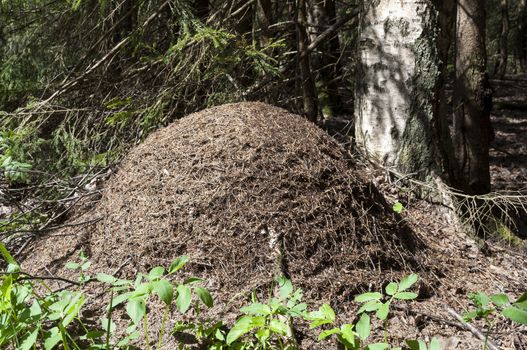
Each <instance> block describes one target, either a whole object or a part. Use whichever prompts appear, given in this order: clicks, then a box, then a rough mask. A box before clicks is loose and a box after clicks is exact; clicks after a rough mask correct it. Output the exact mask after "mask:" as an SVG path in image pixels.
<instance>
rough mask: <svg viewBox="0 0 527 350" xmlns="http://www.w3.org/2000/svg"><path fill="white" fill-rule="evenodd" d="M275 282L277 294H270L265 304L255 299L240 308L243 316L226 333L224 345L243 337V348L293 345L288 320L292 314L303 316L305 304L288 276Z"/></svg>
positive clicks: (281, 347) (289, 346)
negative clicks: (271, 295) (271, 296)
mask: <svg viewBox="0 0 527 350" xmlns="http://www.w3.org/2000/svg"><path fill="white" fill-rule="evenodd" d="M276 283H278V288H279V289H278V297H277V298H274V297H273V298H270V299H269V301H268V302H267V303H265V304H264V303H261V302H258V301H257V300H255V301H253V303H251V304H250V305H248V306H246V307H244V308H242V309H241V310H240V311H241V312H242V313H243V314H244V316H242V317H240V318H239V319H238V320H237V321H236V323H235V324H234V326H233V327H232V328H231V329H230V331H229V333H228V334H227V338H226V342H227V345H229V346H231V345H233V344H234V343H235V342H236V341H238V340H240V339H241V338H242V337H243V338H244V339H245V345H244V348H250V349H267V348H278V349H293V348H294V347H293V345H292V344H289V339H288V337H290V334H291V330H290V324H289V322H290V319H292V318H294V317H303V316H305V315H306V314H305V313H306V309H307V304H305V303H303V302H302V296H303V294H302V291H301V290H300V289H297V290H294V288H293V284H292V283H291V281H290V280H288V279H286V278H284V277H280V278H278V279H277V281H276Z"/></svg>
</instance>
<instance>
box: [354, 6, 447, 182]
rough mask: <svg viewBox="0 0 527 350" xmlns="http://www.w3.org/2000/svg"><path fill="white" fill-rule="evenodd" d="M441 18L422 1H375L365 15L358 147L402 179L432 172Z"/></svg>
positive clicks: (361, 55) (358, 98)
mask: <svg viewBox="0 0 527 350" xmlns="http://www.w3.org/2000/svg"><path fill="white" fill-rule="evenodd" d="M437 18H438V12H437V10H436V8H435V6H434V5H433V4H432V3H431V2H430V1H422V0H376V1H373V2H372V3H371V4H369V5H366V8H365V9H364V12H363V17H362V25H361V34H360V39H361V44H360V48H359V51H360V52H359V54H360V59H361V65H360V67H361V68H360V69H359V73H358V74H359V77H358V83H357V84H358V86H357V93H356V107H355V115H356V118H357V119H356V128H355V132H356V135H355V136H356V141H357V145H358V146H359V148H362V149H363V150H364V152H365V153H367V155H368V156H370V157H371V158H373V159H374V160H376V161H377V162H380V163H382V164H383V165H385V166H393V167H395V168H397V169H398V170H400V171H403V172H404V173H415V172H417V173H421V172H425V173H429V172H430V169H431V168H433V167H434V164H433V163H434V162H435V161H434V156H433V154H434V153H435V142H433V139H434V137H435V136H434V131H433V128H434V125H433V124H434V118H435V116H436V115H435V114H436V112H437V108H436V106H437V105H436V103H437V101H436V100H437V95H436V93H437V88H438V86H437V82H438V81H439V75H440V70H439V54H438V53H437V33H438V30H437Z"/></svg>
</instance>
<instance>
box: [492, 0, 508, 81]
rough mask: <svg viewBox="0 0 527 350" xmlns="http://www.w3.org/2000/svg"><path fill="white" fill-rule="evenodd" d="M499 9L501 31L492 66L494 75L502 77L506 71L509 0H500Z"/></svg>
mask: <svg viewBox="0 0 527 350" xmlns="http://www.w3.org/2000/svg"><path fill="white" fill-rule="evenodd" d="M500 10H501V31H500V40H499V46H498V59H497V60H496V66H495V68H494V75H495V76H497V77H498V78H500V79H503V77H504V76H505V72H506V71H507V60H508V52H507V45H508V42H509V1H508V0H500Z"/></svg>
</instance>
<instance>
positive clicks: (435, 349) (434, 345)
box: [428, 338, 441, 350]
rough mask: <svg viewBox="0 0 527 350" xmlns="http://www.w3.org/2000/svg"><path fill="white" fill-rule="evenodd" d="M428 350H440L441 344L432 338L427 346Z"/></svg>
mask: <svg viewBox="0 0 527 350" xmlns="http://www.w3.org/2000/svg"><path fill="white" fill-rule="evenodd" d="M428 350H441V343H439V340H437V338H432V340H431V341H430V346H428Z"/></svg>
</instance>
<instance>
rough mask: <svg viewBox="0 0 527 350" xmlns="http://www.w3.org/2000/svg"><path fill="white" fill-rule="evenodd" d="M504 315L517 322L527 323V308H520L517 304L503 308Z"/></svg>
mask: <svg viewBox="0 0 527 350" xmlns="http://www.w3.org/2000/svg"><path fill="white" fill-rule="evenodd" d="M502 313H503V316H505V317H507V318H508V319H509V320H512V321H514V322H516V323H520V324H524V325H527V310H522V309H519V308H517V307H515V306H510V307H508V308H505V309H503V311H502Z"/></svg>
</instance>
